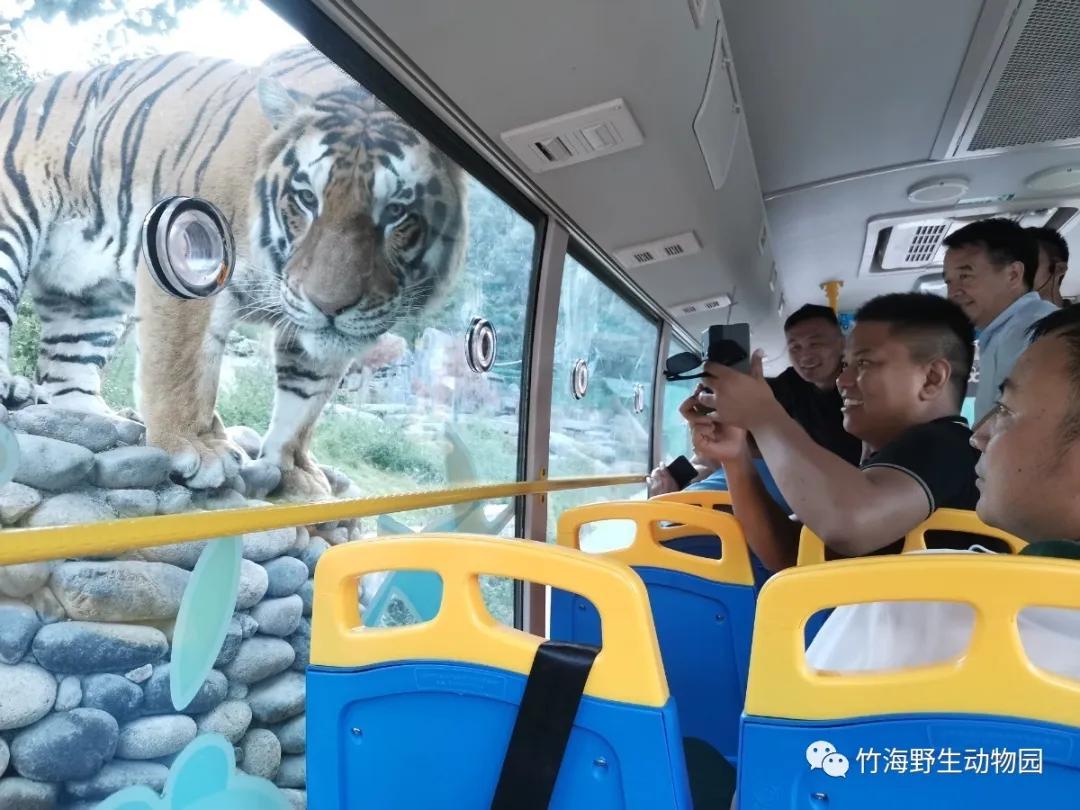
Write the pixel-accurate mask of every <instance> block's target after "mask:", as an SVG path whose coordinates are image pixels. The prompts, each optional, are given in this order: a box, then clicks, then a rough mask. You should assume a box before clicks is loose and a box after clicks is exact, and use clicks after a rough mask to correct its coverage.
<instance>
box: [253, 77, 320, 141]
mask: <svg viewBox="0 0 1080 810" xmlns="http://www.w3.org/2000/svg"><path fill="white" fill-rule="evenodd" d="M310 102H311V99H310V98H309V97H308V96H305V95H304V94H303V93H295V92H293V91H292V90H289V89H287V88H286V87H285V85H283V84H282V83H281V82H279V81H278V80H277V79H270V78H265V77H264V78H262V79H259V104H260V105H261V106H262V109H263V114H264V115H266V117H267V119H269V121H270V126H272V127H273V128H274V129H279V128H280V127H281V126H282V125H283V124H285V123H286V122H287V121H289V120H290V119H291V118H292V117H293V116H295V115H296V111H297V110H298V109H299V108H301V107H304V106H307V105H308V104H309V103H310Z"/></svg>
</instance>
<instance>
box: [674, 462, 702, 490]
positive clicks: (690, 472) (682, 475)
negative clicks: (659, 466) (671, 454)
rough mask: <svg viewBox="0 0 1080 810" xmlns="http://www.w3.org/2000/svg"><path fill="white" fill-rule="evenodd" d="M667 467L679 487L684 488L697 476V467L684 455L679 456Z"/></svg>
mask: <svg viewBox="0 0 1080 810" xmlns="http://www.w3.org/2000/svg"><path fill="white" fill-rule="evenodd" d="M667 468H668V472H669V473H671V477H672V478H674V479H675V483H676V484H677V485H678V487H679V489H686V487H687V485H689V484H690V482H691V481H693V480H694V479H695V478H697V476H698V471H697V468H696V467H695V466H694V465H693V464H691V463H690V460H689V459H688V458H687V457H686V456H679V457H678V458H677V459H675V460H674V461H672V462H671V463H670V464H668V465H667Z"/></svg>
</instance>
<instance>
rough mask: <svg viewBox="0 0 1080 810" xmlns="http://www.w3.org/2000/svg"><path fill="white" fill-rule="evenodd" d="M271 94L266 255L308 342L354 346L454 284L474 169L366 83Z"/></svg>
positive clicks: (263, 207) (319, 350) (286, 313)
mask: <svg viewBox="0 0 1080 810" xmlns="http://www.w3.org/2000/svg"><path fill="white" fill-rule="evenodd" d="M260 100H261V102H262V104H263V109H264V112H266V114H267V116H268V117H269V118H270V121H271V123H272V124H273V125H274V127H275V129H274V132H273V135H272V136H271V137H270V139H269V140H268V142H267V143H266V144H265V145H264V149H263V153H262V158H263V160H262V161H260V165H262V166H264V167H265V168H264V169H263V170H262V171H261V172H260V177H259V180H258V181H257V183H256V186H255V189H254V200H253V203H254V208H253V211H254V213H255V215H254V216H253V217H252V220H251V233H250V236H251V246H252V252H253V255H254V256H255V257H256V264H257V266H259V267H260V268H261V269H268V270H269V271H270V273H272V275H273V279H272V280H270V281H269V283H270V284H271V285H272V286H273V287H274V288H276V289H275V291H276V294H277V297H278V302H277V303H278V305H279V311H280V314H281V316H282V317H281V321H282V323H283V324H284V325H286V326H288V325H291V326H294V327H295V329H296V339H297V340H298V341H299V342H300V344H301V346H302V347H303V348H304V350H305V351H306V352H308V353H309V354H311V355H313V356H315V357H327V358H329V357H343V356H353V355H355V354H357V353H358V352H359V351H360V350H362V349H363V348H364V347H366V346H368V345H370V344H372V343H373V342H374V341H375V340H376V339H377V338H378V337H379V335H381V334H383V333H385V332H386V331H387V330H389V329H390V328H391V327H392V326H393V325H394V324H395V323H397V322H398V321H400V320H401V319H402V318H404V317H406V316H408V315H411V314H413V313H415V312H417V311H419V310H422V309H424V308H426V307H428V306H430V305H431V304H432V303H434V302H435V301H436V300H437V299H438V298H439V297H441V294H442V293H444V292H446V291H447V290H448V289H449V288H450V286H451V285H452V284H453V282H454V280H455V278H456V276H457V274H458V273H459V271H460V268H461V265H462V263H463V261H462V260H463V252H464V247H465V241H466V231H467V221H466V200H465V183H464V177H463V174H462V172H461V170H460V169H459V168H458V167H457V166H456V165H454V164H452V163H451V162H450V161H449V160H448V159H446V158H445V157H444V156H443V155H442V154H441V153H440V152H438V151H437V150H436V149H435V148H434V147H432V146H431V145H430V144H429V143H428V142H427V141H425V140H423V139H422V138H420V136H419V135H418V134H417V133H416V132H415V131H414V130H413V129H411V128H410V127H408V126H407V125H405V124H403V123H402V122H401V120H400V119H399V118H397V116H395V115H394V114H393V113H390V112H389V111H387V110H386V109H385V108H384V107H383V106H382V105H381V103H379V102H378V101H377V100H375V99H374V97H373V96H371V95H370V94H368V93H367V92H366V91H364V90H362V88H359V87H355V88H346V89H339V90H337V91H334V92H332V93H327V94H323V95H320V96H318V97H316V98H314V99H308V98H305V97H298V96H297V95H295V94H289V93H288V92H287V91H285V90H284V89H283V88H281V87H280V85H278V86H277V87H276V88H275V87H273V86H270V87H269V88H267V87H266V86H265V83H264V84H263V85H260ZM262 283H264V284H265V283H267V281H266V280H265V278H264V279H263V280H262Z"/></svg>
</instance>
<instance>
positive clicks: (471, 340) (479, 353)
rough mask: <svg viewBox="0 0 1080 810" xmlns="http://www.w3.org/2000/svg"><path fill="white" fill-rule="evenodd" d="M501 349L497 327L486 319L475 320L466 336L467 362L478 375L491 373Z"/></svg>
mask: <svg viewBox="0 0 1080 810" xmlns="http://www.w3.org/2000/svg"><path fill="white" fill-rule="evenodd" d="M498 348H499V340H498V336H497V335H496V334H495V327H494V326H492V325H491V321H489V320H487V319H486V318H473V321H472V324H471V325H470V326H469V331H468V332H467V333H466V334H465V362H466V363H468V364H469V368H471V369H472V370H473V371H475V372H476V373H477V374H484V373H486V372H488V371H491V368H492V366H494V365H495V353H496V352H497V351H498Z"/></svg>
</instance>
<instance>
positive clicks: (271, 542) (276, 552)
mask: <svg viewBox="0 0 1080 810" xmlns="http://www.w3.org/2000/svg"><path fill="white" fill-rule="evenodd" d="M295 543H296V529H294V528H292V527H288V528H285V529H271V530H269V531H265V532H253V533H250V534H245V535H244V559H247V560H251V561H252V562H266V561H267V560H272V559H273V558H275V557H280V556H281V555H282V554H284V553H285V552H286V551H288V550H289V549H291V548H292V547H293V546H294V545H295Z"/></svg>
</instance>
